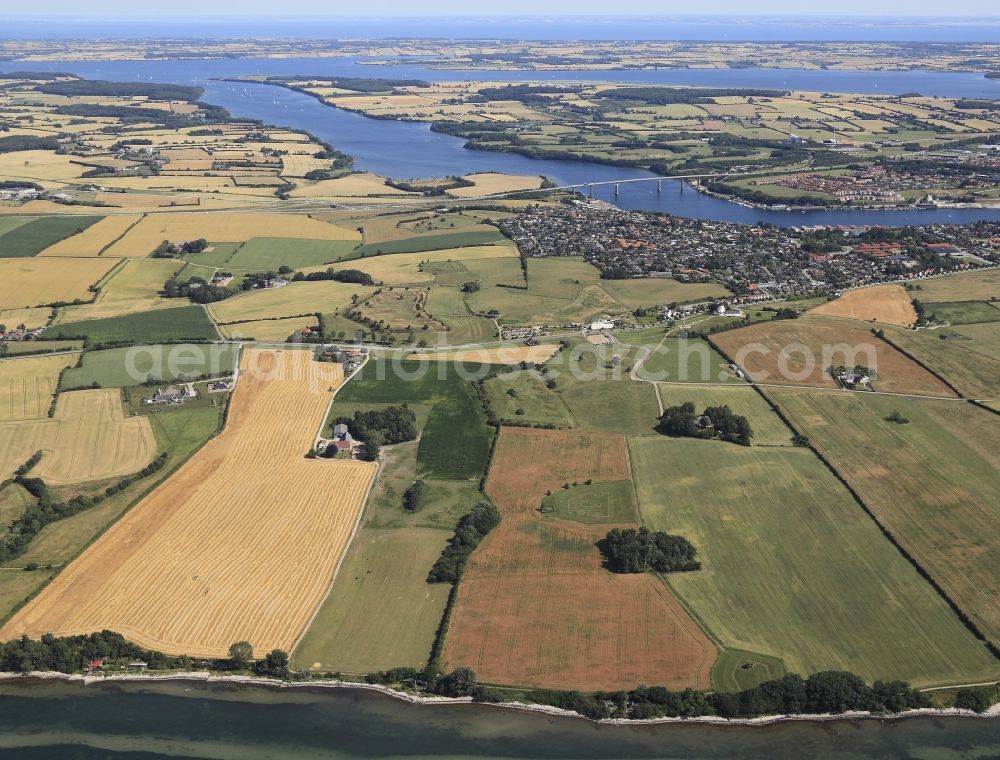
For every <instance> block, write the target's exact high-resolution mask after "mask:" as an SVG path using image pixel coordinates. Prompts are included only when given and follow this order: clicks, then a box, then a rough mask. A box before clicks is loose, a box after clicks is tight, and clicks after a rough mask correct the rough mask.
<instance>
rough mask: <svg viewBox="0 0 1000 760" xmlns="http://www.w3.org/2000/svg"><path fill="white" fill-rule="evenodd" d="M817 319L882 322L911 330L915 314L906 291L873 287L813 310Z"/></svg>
mask: <svg viewBox="0 0 1000 760" xmlns="http://www.w3.org/2000/svg"><path fill="white" fill-rule="evenodd" d="M811 313H813V314H816V315H817V316H826V317H847V318H848V319H858V320H861V321H862V322H882V323H884V324H887V325H898V326H899V327H913V325H914V324H915V323H916V321H917V312H916V311H915V310H914V308H913V302H912V301H911V300H910V296H909V295H908V294H907V292H906V289H905V288H903V287H902V286H900V285H876V286H875V287H872V288H859V289H857V290H849V291H847V292H846V293H844V294H843V295H842V296H840V297H839V298H837V299H835V300H833V301H828V302H827V303H824V304H820V305H819V306H817V307H816V308H814V309H813V310H812V312H811Z"/></svg>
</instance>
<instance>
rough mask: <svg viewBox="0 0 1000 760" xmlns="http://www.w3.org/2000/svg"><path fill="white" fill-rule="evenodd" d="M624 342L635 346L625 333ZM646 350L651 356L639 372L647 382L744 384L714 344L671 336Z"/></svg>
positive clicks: (650, 343)
mask: <svg viewBox="0 0 1000 760" xmlns="http://www.w3.org/2000/svg"><path fill="white" fill-rule="evenodd" d="M621 340H622V341H623V342H625V343H631V342H632V340H633V337H632V336H630V335H629V334H628V333H625V334H623V335H622V336H621ZM654 341H655V342H654ZM646 348H647V349H649V351H650V352H651V353H650V355H649V356H648V357H647V358H646V359H645V360H644V361H643V362H642V364H641V365H640V367H639V370H638V376H639V377H641V378H642V379H643V380H654V381H656V382H666V383H741V382H742V381H741V380H740V379H739V378H738V377H736V375H735V374H733V372H732V371H731V370H730V369H729V362H727V361H726V360H725V358H723V356H722V355H721V354H720V353H719V352H718V351H716V350H715V348H713V347H712V345H711V344H710V343H708V342H707V341H705V340H702V339H700V338H676V337H672V336H667V337H664V338H662V339H660V340H656V338H655V336H654V337H653V340H652V341H650V342H649V343H648V344H646Z"/></svg>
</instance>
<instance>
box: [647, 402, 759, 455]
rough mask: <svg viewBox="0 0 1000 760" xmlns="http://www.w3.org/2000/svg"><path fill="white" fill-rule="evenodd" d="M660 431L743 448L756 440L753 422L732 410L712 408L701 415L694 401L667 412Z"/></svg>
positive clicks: (664, 411) (725, 407) (660, 422)
mask: <svg viewBox="0 0 1000 760" xmlns="http://www.w3.org/2000/svg"><path fill="white" fill-rule="evenodd" d="M656 430H657V432H659V433H663V434H664V435H672V436H680V437H684V438H718V439H719V440H722V441H727V442H728V443H738V444H740V445H741V446H749V445H750V439H751V438H753V430H752V429H751V427H750V422H749V420H747V418H746V417H743V416H742V415H738V414H734V413H733V410H732V409H730V408H729V406H709V407H706V408H705V411H703V412H702V413H701V414H698V413H696V412H695V407H694V404H693V403H692V402H690V401H687V402H685V403H683V404H680V405H679V406H671V407H667V408H666V409H664V410H663V414H662V415H660V419H659V422H657V424H656Z"/></svg>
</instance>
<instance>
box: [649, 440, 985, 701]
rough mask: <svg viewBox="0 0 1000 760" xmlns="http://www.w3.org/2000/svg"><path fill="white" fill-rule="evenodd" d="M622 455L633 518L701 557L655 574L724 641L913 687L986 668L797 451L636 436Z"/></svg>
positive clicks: (977, 674) (876, 535) (909, 573)
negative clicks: (636, 509)
mask: <svg viewBox="0 0 1000 760" xmlns="http://www.w3.org/2000/svg"><path fill="white" fill-rule="evenodd" d="M629 454H630V457H631V463H632V470H633V476H634V478H635V483H636V489H637V492H638V495H639V506H640V510H641V513H642V517H643V520H644V522H645V523H646V524H647V525H648V526H649V527H650V528H652V529H656V530H666V531H667V532H670V533H677V534H680V535H683V536H685V537H686V538H688V539H689V540H690V541H691V542H692V543H693V544H694V545H695V547H696V548H697V549H698V556H699V559H700V560H701V561H702V564H703V568H702V570H700V571H697V572H693V573H675V574H673V575H670V576H668V582H669V584H670V586H671V588H673V589H674V590H675V592H676V593H677V594H678V595H679V597H680V598H681V599H682V600H683V602H684V603H685V606H687V607H688V609H689V610H690V611H691V612H692V614H693V615H694V616H695V618H696V619H697V620H699V622H701V623H702V624H703V625H704V626H705V627H706V629H707V630H708V631H710V632H711V634H712V635H713V636H714V637H715V638H716V639H718V640H719V641H721V643H722V645H723V646H724V647H726V648H735V649H742V650H747V651H750V652H758V653H760V654H763V655H768V656H772V657H780V658H781V659H782V660H783V661H784V663H785V666H786V667H787V668H788V670H790V671H794V672H799V673H803V674H805V673H811V672H815V671H820V670H827V669H839V670H850V671H853V672H855V673H858V674H859V675H861V676H863V677H865V678H866V679H869V680H871V679H874V678H903V679H908V680H910V681H911V682H913V683H914V684H916V685H920V686H924V685H933V684H944V683H955V682H968V681H970V680H972V681H978V680H987V679H988V678H993V677H996V675H998V674H1000V667H998V663H997V660H996V659H995V658H994V657H993V656H992V655H990V653H989V652H988V651H987V650H986V648H985V647H984V646H983V645H982V644H980V643H979V642H978V641H977V640H976V639H975V638H974V637H973V636H972V634H971V633H970V632H969V631H968V630H967V629H966V628H965V627H964V626H963V624H962V623H961V622H960V621H959V619H958V617H957V616H956V615H955V614H954V613H953V612H952V610H951V609H950V608H949V607H948V605H947V604H946V603H945V602H944V601H943V600H942V599H941V598H940V597H939V596H938V595H937V593H936V592H935V591H934V590H933V588H932V587H931V586H930V584H928V583H927V582H926V581H925V580H924V579H923V578H922V577H921V576H920V575H919V574H918V573H917V571H916V570H915V569H914V568H913V567H912V566H911V565H910V564H909V563H908V562H907V561H906V560H905V559H904V558H903V557H902V556H901V555H900V554H899V552H898V551H897V550H896V549H895V548H894V547H893V546H892V545H891V544H890V543H889V542H888V540H887V539H886V538H885V537H884V536H883V535H882V533H881V532H880V531H879V529H878V526H876V525H875V523H874V522H873V521H872V520H871V518H869V517H868V516H867V515H866V514H865V513H864V511H863V510H862V509H861V508H860V507H859V506H858V505H857V504H856V503H855V502H854V501H853V499H852V498H851V496H850V494H849V493H848V492H847V490H846V489H845V488H844V487H843V485H841V484H840V483H839V482H838V481H837V480H836V479H835V478H834V477H833V476H832V475H831V474H829V473H828V471H827V470H826V469H825V468H824V467H823V465H822V464H821V463H820V461H819V460H818V459H817V458H816V457H815V455H814V454H813V453H812V452H811V451H809V450H807V449H796V448H781V449H777V448H764V447H752V448H747V447H742V446H730V445H725V444H722V443H719V442H716V441H697V440H678V439H669V438H665V437H660V436H643V437H636V438H632V439H630V441H629Z"/></svg>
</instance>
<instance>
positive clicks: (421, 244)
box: [358, 227, 510, 256]
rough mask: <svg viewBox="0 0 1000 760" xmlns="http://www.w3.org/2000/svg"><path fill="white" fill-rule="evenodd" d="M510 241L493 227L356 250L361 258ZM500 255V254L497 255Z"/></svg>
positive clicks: (418, 237)
mask: <svg viewBox="0 0 1000 760" xmlns="http://www.w3.org/2000/svg"><path fill="white" fill-rule="evenodd" d="M509 243H510V241H509V240H508V239H507V238H505V237H504V236H503V234H502V233H501V232H500V230H498V229H496V228H495V227H489V228H486V229H472V230H463V231H461V232H445V233H441V234H439V235H416V236H413V237H408V238H402V239H400V240H385V241H383V242H381V243H367V244H365V245H362V246H361V247H360V248H358V254H359V255H361V256H380V255H382V254H387V253H419V252H421V251H438V250H443V249H448V248H477V247H479V246H484V245H494V244H509ZM497 255H501V254H497Z"/></svg>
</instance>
